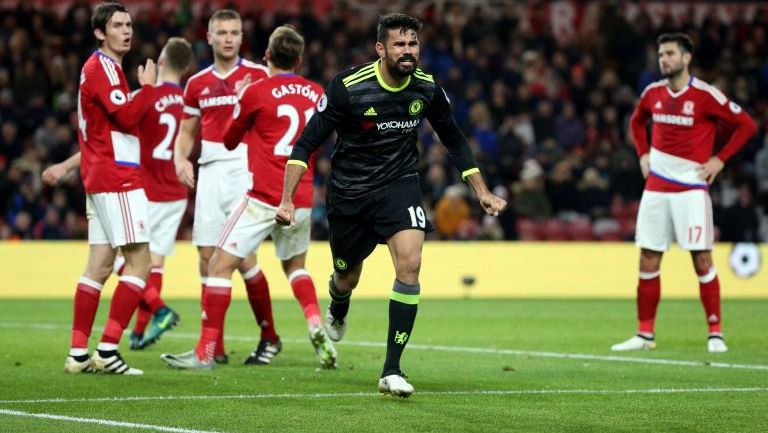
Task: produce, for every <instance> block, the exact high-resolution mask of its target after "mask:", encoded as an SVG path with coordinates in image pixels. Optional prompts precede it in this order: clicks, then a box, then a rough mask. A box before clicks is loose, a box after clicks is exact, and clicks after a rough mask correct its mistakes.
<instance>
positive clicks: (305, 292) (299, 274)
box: [288, 269, 322, 328]
mask: <svg viewBox="0 0 768 433" xmlns="http://www.w3.org/2000/svg"><path fill="white" fill-rule="evenodd" d="M288 282H289V283H290V284H291V288H292V289H293V296H295V297H296V300H297V301H299V304H301V309H302V311H304V317H305V318H306V319H307V325H309V327H310V328H311V327H313V326H320V325H321V324H322V321H321V320H320V306H318V305H317V294H316V293H315V284H314V283H313V282H312V277H311V276H310V275H309V273H308V272H307V271H306V270H305V269H297V270H295V271H293V272H291V275H289V276H288Z"/></svg>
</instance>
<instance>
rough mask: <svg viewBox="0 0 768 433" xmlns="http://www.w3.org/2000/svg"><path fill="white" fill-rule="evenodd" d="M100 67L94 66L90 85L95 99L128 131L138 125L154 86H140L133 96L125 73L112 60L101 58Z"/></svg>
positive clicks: (119, 125) (118, 124) (121, 127)
mask: <svg viewBox="0 0 768 433" xmlns="http://www.w3.org/2000/svg"><path fill="white" fill-rule="evenodd" d="M101 64H102V66H103V67H102V68H96V69H97V73H95V74H93V75H94V77H93V78H94V82H93V83H92V84H93V85H92V86H91V89H93V92H94V94H95V96H96V99H97V100H98V101H99V103H100V104H101V105H102V106H103V107H104V109H105V110H106V111H107V113H109V115H110V116H111V117H112V120H114V121H115V123H116V124H117V126H118V127H119V128H120V129H122V130H124V131H128V130H131V129H133V128H135V127H136V125H138V123H139V121H140V120H141V118H142V117H143V116H144V113H145V112H146V110H147V107H148V106H149V100H150V99H151V98H153V96H154V95H155V88H154V87H153V86H150V85H146V86H142V88H141V89H140V90H139V91H138V92H136V94H135V96H134V97H131V95H130V94H129V93H128V83H127V82H126V79H125V75H124V74H123V72H122V70H119V69H118V66H116V65H114V63H113V62H112V61H109V60H101Z"/></svg>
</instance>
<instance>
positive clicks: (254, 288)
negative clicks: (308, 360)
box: [243, 265, 278, 342]
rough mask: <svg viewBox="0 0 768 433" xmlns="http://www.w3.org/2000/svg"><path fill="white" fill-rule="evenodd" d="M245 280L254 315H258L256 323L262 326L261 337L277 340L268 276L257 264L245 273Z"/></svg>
mask: <svg viewBox="0 0 768 433" xmlns="http://www.w3.org/2000/svg"><path fill="white" fill-rule="evenodd" d="M243 280H245V290H246V291H247V292H248V302H249V303H250V304H251V310H253V315H254V317H256V323H258V324H259V327H260V328H261V339H262V340H270V341H273V342H274V341H277V340H278V337H277V332H275V323H274V320H273V319H272V300H271V299H270V298H269V283H267V277H266V276H265V275H264V272H261V269H259V266H258V265H257V266H254V267H253V268H251V270H249V271H248V272H246V273H244V274H243Z"/></svg>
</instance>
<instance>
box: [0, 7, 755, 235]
mask: <svg viewBox="0 0 768 433" xmlns="http://www.w3.org/2000/svg"><path fill="white" fill-rule="evenodd" d="M182 4H186V3H182ZM415 5H418V6H419V7H418V10H416V9H414V10H404V12H407V13H408V12H410V13H412V14H414V15H416V16H419V17H420V18H422V19H423V20H424V21H425V24H426V25H425V27H424V31H423V37H422V41H423V42H424V44H423V46H422V54H421V55H422V58H421V60H420V65H421V67H422V68H423V69H425V70H426V71H428V72H430V73H432V74H434V75H435V76H436V77H437V79H438V80H439V82H440V83H441V84H442V85H443V86H444V87H445V89H446V91H447V92H448V95H449V97H450V98H451V101H452V103H453V106H454V110H455V116H456V119H457V121H458V122H459V125H460V126H461V128H462V129H463V130H464V132H465V134H466V135H467V137H468V138H469V139H470V142H471V144H472V146H473V150H474V151H475V155H476V158H477V159H478V161H479V162H480V164H481V169H482V172H483V173H484V175H485V176H486V178H487V180H488V182H489V185H490V186H491V188H492V190H493V191H494V192H495V193H496V194H498V195H501V196H503V197H508V198H509V200H510V203H511V206H510V209H509V210H508V211H507V212H505V213H504V214H503V215H502V216H501V217H499V218H491V217H483V216H482V215H481V212H480V209H479V208H478V207H477V206H474V205H471V203H472V200H473V198H472V197H470V194H471V193H470V192H469V190H468V188H467V187H466V186H465V185H463V183H462V182H461V181H460V180H459V174H458V173H457V172H456V171H455V169H454V168H453V165H452V164H451V163H450V161H448V159H447V153H446V151H445V148H444V147H443V146H441V145H439V142H437V141H436V140H437V139H436V138H435V135H434V134H433V133H432V132H431V130H430V129H429V125H428V123H425V124H422V126H421V129H420V143H421V146H422V148H421V149H420V150H421V154H422V158H421V163H422V167H421V172H422V180H423V182H422V184H423V193H424V204H425V208H426V209H427V210H428V214H429V215H430V218H431V219H432V221H433V222H434V223H435V227H436V229H437V230H436V232H435V233H434V234H433V235H432V236H433V237H434V238H439V239H524V240H535V239H547V240H592V239H600V240H630V239H632V237H633V233H634V219H635V213H636V211H637V203H638V200H639V198H640V195H641V193H642V189H643V179H642V176H641V174H640V170H639V166H638V161H637V156H636V153H635V151H634V146H633V144H632V143H631V140H630V138H629V136H628V133H627V130H628V127H627V122H628V118H629V116H630V115H631V113H632V110H633V108H634V104H635V102H636V99H637V97H638V95H639V94H640V92H641V91H642V89H643V88H644V87H645V85H647V84H649V83H651V82H652V81H655V80H657V79H659V78H660V76H659V73H658V64H657V61H656V45H655V35H656V34H658V33H661V32H665V31H684V32H686V33H688V34H689V35H691V36H692V37H693V38H694V41H695V42H696V44H697V53H696V56H695V58H696V60H695V66H694V69H693V71H694V73H695V75H696V76H697V77H700V78H702V79H704V80H705V81H708V82H712V83H714V84H715V85H717V86H718V87H719V88H721V89H722V90H723V91H724V92H725V93H726V94H727V95H729V97H731V98H732V99H733V100H734V101H736V102H738V103H739V104H740V105H741V106H742V107H745V108H746V109H747V110H748V111H749V112H750V114H751V115H752V117H753V118H754V119H755V121H756V122H757V123H758V133H757V135H756V136H755V137H754V138H753V139H752V140H751V141H750V142H749V143H748V144H747V146H746V147H745V148H744V149H743V150H742V151H741V152H740V153H739V154H738V155H737V156H736V157H735V158H734V159H732V160H731V161H729V163H728V165H727V166H726V169H725V171H724V172H723V173H722V174H721V175H720V176H719V178H718V180H717V182H716V183H715V184H714V185H713V187H712V188H711V194H712V200H713V203H714V219H715V224H716V226H717V227H718V228H719V236H720V239H721V240H724V241H758V240H761V239H762V238H765V237H766V236H765V235H764V233H765V232H766V227H765V226H766V223H765V222H762V223H761V221H762V220H763V219H764V211H765V210H768V140H766V138H768V137H767V136H766V131H765V128H764V124H765V119H766V110H767V109H768V43H766V38H767V37H768V8H763V9H761V10H759V11H758V12H757V13H756V14H754V17H752V18H750V20H751V21H750V22H747V21H746V20H745V19H742V18H736V21H735V22H733V23H731V24H730V25H725V24H724V23H722V22H721V21H720V19H719V17H718V16H717V14H715V13H714V11H715V10H716V9H715V8H713V13H712V15H710V16H707V17H706V19H704V20H703V22H701V23H700V24H698V25H696V24H693V22H679V21H676V20H673V19H672V18H671V17H669V19H666V20H663V21H662V22H661V23H659V24H658V25H656V24H654V22H653V21H652V20H651V19H650V18H649V16H648V15H646V14H644V13H640V14H638V15H637V16H635V17H633V18H632V19H631V20H630V19H627V18H625V16H624V15H623V14H621V13H619V12H620V11H619V10H618V9H617V7H616V6H612V5H611V4H605V5H603V6H601V7H600V9H599V15H598V17H597V19H596V23H597V29H596V31H594V32H584V33H583V34H579V35H577V36H576V37H573V38H569V39H568V40H567V42H563V41H562V40H560V39H558V38H556V37H555V35H554V34H553V30H552V29H551V27H550V26H549V24H548V22H547V21H546V20H542V19H540V17H539V16H538V15H537V14H535V13H528V14H522V13H521V8H522V6H515V5H513V6H510V7H497V8H492V7H467V6H464V5H462V4H459V3H451V2H447V3H444V4H442V6H440V7H437V6H434V5H432V6H427V7H423V6H424V2H417V3H415ZM413 7H414V8H416V6H413ZM300 10H301V12H298V13H280V12H276V13H275V12H269V13H267V12H264V11H259V10H257V9H246V10H242V9H241V10H240V13H241V15H242V16H243V21H244V29H245V40H244V46H243V54H244V56H245V57H246V58H249V59H252V60H255V61H260V60H261V57H262V55H263V52H264V49H265V46H266V42H267V36H268V35H269V33H270V32H271V31H272V30H273V28H274V27H275V26H276V25H279V24H283V23H291V24H293V25H295V26H296V27H297V28H298V29H299V30H300V31H301V32H302V33H303V34H304V36H305V38H306V40H307V52H306V55H305V57H304V62H303V71H302V72H303V73H304V74H305V75H306V76H308V77H309V78H311V79H313V80H316V81H318V82H320V83H321V84H326V83H327V82H328V80H329V79H330V78H331V77H332V76H333V75H334V74H335V73H336V72H338V71H340V70H342V69H344V68H346V67H349V66H351V65H355V64H358V63H362V62H365V61H369V60H371V59H372V58H373V56H374V55H375V53H374V51H373V47H372V46H371V42H370V41H371V40H372V35H373V34H374V26H375V18H376V14H370V13H368V15H371V16H370V17H369V18H370V19H369V20H366V19H365V18H366V17H367V15H366V14H364V13H363V11H360V10H357V9H356V8H355V7H354V6H348V5H346V4H345V3H335V4H334V5H332V6H331V8H330V9H329V10H328V11H325V12H324V13H323V14H322V15H317V14H314V13H313V12H312V11H311V8H309V7H304V8H301V9H300ZM90 13H91V10H90V6H89V4H88V3H87V2H85V3H83V2H73V3H72V5H71V6H70V7H69V9H68V10H66V11H65V13H63V14H61V15H57V14H54V13H52V12H50V11H49V10H45V11H43V10H37V9H35V8H34V7H33V6H32V5H31V3H29V2H20V4H19V6H18V7H16V8H12V9H2V10H0V239H9V238H10V239H83V238H85V237H86V234H87V223H86V221H85V217H84V214H85V209H84V208H85V205H84V203H85V196H84V193H83V189H82V185H81V182H80V180H79V178H78V177H77V176H71V177H70V178H68V179H66V181H65V182H64V183H63V184H61V185H60V186H59V187H56V188H49V187H47V186H44V185H43V183H42V182H41V178H40V175H41V172H42V170H44V169H45V167H47V166H48V165H50V164H51V163H55V162H59V161H62V160H64V159H66V158H67V157H68V156H69V155H71V154H73V153H75V152H76V151H77V148H78V145H77V133H76V131H77V115H76V110H77V88H78V80H79V75H80V68H81V66H82V64H83V61H84V59H85V58H86V57H87V56H88V55H90V53H91V52H92V51H93V50H94V45H93V37H92V35H91V30H90ZM209 14H210V10H208V9H206V8H205V7H203V8H185V7H180V8H179V10H178V13H176V14H168V13H165V12H163V11H162V10H159V9H158V10H146V9H142V10H139V11H136V12H133V13H132V16H133V20H134V28H135V34H134V39H135V41H134V49H133V50H132V51H131V52H130V53H129V54H128V55H127V56H126V59H125V62H124V70H125V71H126V73H127V75H128V77H129V79H130V80H133V83H134V84H135V75H136V67H137V66H138V65H139V64H140V63H141V62H143V61H144V59H146V58H147V57H151V58H156V57H157V55H158V50H159V47H161V46H162V45H163V44H164V43H165V41H166V40H167V39H168V38H169V37H171V36H177V35H179V36H183V37H185V38H187V39H188V40H190V41H191V42H192V43H193V48H194V51H195V54H196V56H197V67H198V68H200V67H204V66H207V65H208V64H210V62H211V59H210V50H209V48H208V46H207V44H206V39H205V33H206V23H207V19H208V16H209ZM361 18H363V19H361ZM728 132H729V131H728V130H727V127H723V128H722V131H719V134H718V135H719V136H725V137H727V134H728ZM721 141H722V140H721ZM331 145H332V143H329V145H328V146H326V148H325V149H324V153H323V155H321V157H320V159H319V162H318V164H317V172H316V178H315V184H316V193H315V208H314V211H313V212H314V214H313V220H314V222H315V223H314V226H313V227H314V230H313V237H314V238H316V239H324V238H326V236H327V230H326V227H325V215H324V210H323V209H324V205H323V201H324V196H325V188H324V181H325V178H326V177H327V173H328V170H329V169H330V164H329V160H328V158H329V156H330V153H331V150H332V146H331ZM191 209H193V205H192V203H190V208H189V210H190V211H189V212H188V214H187V216H186V217H185V222H184V223H183V224H182V231H181V233H180V238H183V239H188V238H189V237H190V236H191V235H190V234H191ZM761 227H762V230H761Z"/></svg>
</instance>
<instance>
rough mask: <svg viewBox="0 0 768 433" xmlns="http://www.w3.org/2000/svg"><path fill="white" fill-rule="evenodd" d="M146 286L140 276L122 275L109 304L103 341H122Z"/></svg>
mask: <svg viewBox="0 0 768 433" xmlns="http://www.w3.org/2000/svg"><path fill="white" fill-rule="evenodd" d="M145 287H146V283H145V282H144V280H142V279H141V278H139V277H134V276H132V275H123V276H121V277H120V281H119V282H118V283H117V287H116V288H115V294H114V295H112V302H111V303H110V304H109V318H108V319H107V325H106V326H105V327H104V335H102V337H101V342H102V343H111V344H115V345H116V344H117V343H119V342H120V337H121V336H122V335H123V331H124V330H125V328H127V327H128V323H129V322H130V321H131V316H133V312H134V311H136V307H138V305H139V302H140V301H141V292H142V291H144V288H145Z"/></svg>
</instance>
